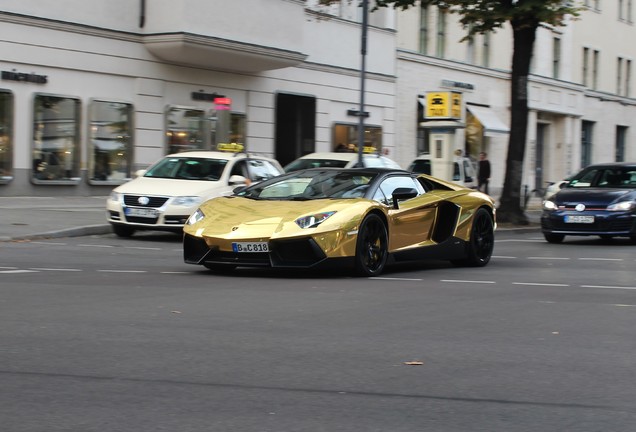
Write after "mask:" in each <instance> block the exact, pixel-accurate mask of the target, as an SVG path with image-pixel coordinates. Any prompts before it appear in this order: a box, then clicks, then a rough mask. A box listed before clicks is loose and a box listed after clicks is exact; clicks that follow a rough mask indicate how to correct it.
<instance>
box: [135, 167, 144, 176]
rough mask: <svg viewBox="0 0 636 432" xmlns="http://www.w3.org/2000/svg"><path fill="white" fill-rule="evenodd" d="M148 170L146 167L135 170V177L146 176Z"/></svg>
mask: <svg viewBox="0 0 636 432" xmlns="http://www.w3.org/2000/svg"><path fill="white" fill-rule="evenodd" d="M146 171H147V170H145V169H140V170H137V171H135V178H137V177H143V176H144V174H146Z"/></svg>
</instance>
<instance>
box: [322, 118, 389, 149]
mask: <svg viewBox="0 0 636 432" xmlns="http://www.w3.org/2000/svg"><path fill="white" fill-rule="evenodd" d="M333 146H334V151H340V152H357V151H358V125H350V124H336V125H334V128H333ZM363 151H364V152H365V153H380V152H381V151H382V128H381V127H378V126H365V127H364V149H363Z"/></svg>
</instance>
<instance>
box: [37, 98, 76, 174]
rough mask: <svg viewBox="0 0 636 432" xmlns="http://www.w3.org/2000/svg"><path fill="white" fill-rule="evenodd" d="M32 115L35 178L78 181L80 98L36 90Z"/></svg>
mask: <svg viewBox="0 0 636 432" xmlns="http://www.w3.org/2000/svg"><path fill="white" fill-rule="evenodd" d="M33 119H34V120H33V146H32V150H33V173H32V178H33V181H34V182H36V183H52V182H55V183H76V182H78V181H79V180H80V151H79V137H80V134H79V125H80V101H79V99H76V98H72V97H63V96H53V95H46V94H36V95H35V98H34V102H33Z"/></svg>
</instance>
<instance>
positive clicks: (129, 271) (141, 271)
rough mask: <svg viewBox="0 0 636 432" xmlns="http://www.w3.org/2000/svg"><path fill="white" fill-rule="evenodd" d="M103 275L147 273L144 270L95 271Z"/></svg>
mask: <svg viewBox="0 0 636 432" xmlns="http://www.w3.org/2000/svg"><path fill="white" fill-rule="evenodd" d="M97 271H98V272H103V273H148V271H146V270H97Z"/></svg>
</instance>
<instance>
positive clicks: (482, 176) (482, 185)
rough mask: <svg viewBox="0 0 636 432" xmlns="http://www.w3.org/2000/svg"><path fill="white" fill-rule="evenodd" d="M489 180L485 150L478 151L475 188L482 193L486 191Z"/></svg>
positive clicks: (488, 166)
mask: <svg viewBox="0 0 636 432" xmlns="http://www.w3.org/2000/svg"><path fill="white" fill-rule="evenodd" d="M489 182H490V161H489V160H488V155H487V154H486V153H485V152H481V153H479V173H478V174H477V188H478V189H479V190H480V191H482V192H483V193H485V194H487V193H488V183H489Z"/></svg>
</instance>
